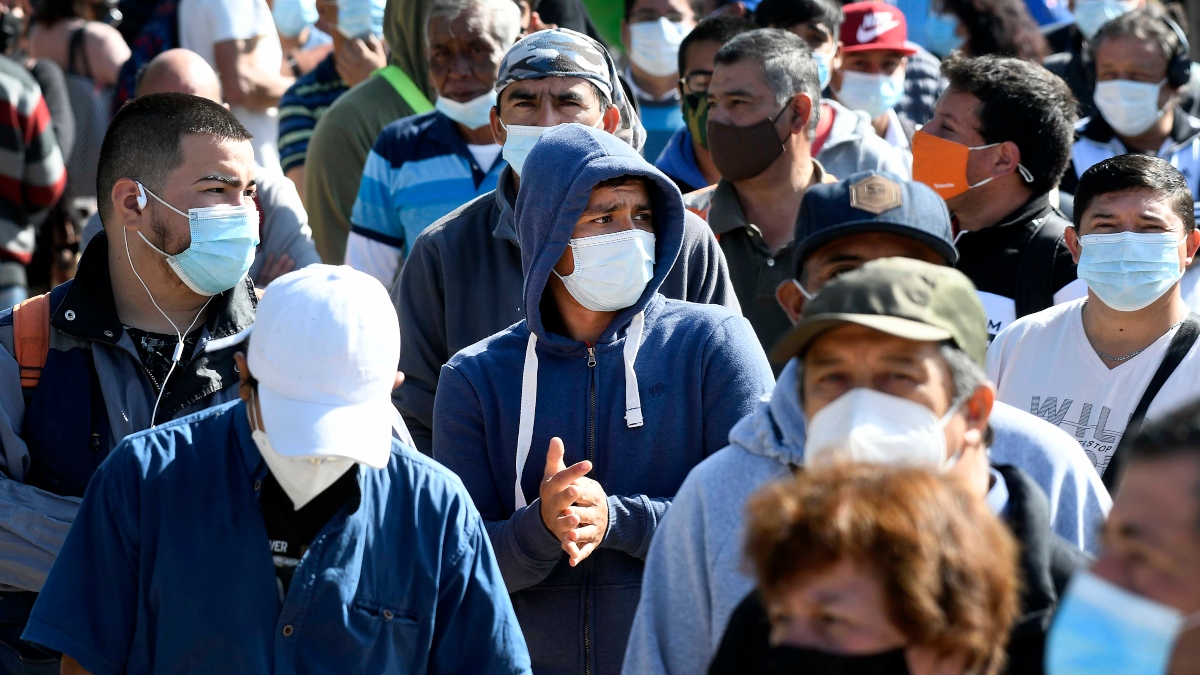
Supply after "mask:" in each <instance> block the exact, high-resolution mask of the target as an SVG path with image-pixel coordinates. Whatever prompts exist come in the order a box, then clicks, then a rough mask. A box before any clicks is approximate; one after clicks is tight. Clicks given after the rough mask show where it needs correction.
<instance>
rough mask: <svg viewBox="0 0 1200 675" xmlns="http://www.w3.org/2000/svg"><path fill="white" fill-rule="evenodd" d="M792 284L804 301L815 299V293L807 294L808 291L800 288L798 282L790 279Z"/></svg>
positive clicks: (802, 287)
mask: <svg viewBox="0 0 1200 675" xmlns="http://www.w3.org/2000/svg"><path fill="white" fill-rule="evenodd" d="M792 283H793V284H795V285H796V288H797V289H798V290H799V291H800V295H803V296H804V299H805V300H812V299H813V298H815V297H816V294H815V293H809V292H808V289H807V288H805V287H804V286H802V285H801V284H800V282H799V281H797V280H795V279H792Z"/></svg>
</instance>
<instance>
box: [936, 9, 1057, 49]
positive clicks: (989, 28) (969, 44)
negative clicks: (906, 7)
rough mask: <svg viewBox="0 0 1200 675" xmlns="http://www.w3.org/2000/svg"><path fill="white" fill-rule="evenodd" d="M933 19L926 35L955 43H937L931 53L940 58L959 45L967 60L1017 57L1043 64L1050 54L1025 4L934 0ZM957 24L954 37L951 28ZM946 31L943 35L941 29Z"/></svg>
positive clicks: (944, 41)
mask: <svg viewBox="0 0 1200 675" xmlns="http://www.w3.org/2000/svg"><path fill="white" fill-rule="evenodd" d="M930 11H931V15H930V17H929V18H928V19H927V20H926V26H925V32H926V35H930V34H931V33H939V32H941V33H948V34H950V35H953V36H954V38H955V39H952V40H951V41H949V42H948V41H947V40H946V39H939V40H935V42H937V44H931V46H930V49H931V50H932V51H934V53H937V52H938V51H939V48H940V49H941V50H942V51H943V52H945V53H941V54H938V56H943V57H945V56H948V55H949V53H948V52H949V49H947V47H952V46H953V45H954V43H955V42H959V43H960V46H959V49H961V50H962V51H963V53H965V54H966V55H967V56H985V55H989V54H992V55H996V56H1013V57H1016V58H1018V59H1023V60H1025V61H1032V62H1033V63H1041V62H1042V59H1044V58H1046V56H1047V55H1048V54H1049V53H1050V48H1049V46H1048V45H1047V44H1046V38H1045V37H1043V35H1042V31H1041V29H1040V28H1038V25H1037V22H1035V21H1034V20H1033V17H1031V16H1030V15H1029V9H1028V8H1027V7H1026V6H1025V2H1024V0H934V2H933V3H931V5H930ZM955 20H956V21H957V23H958V27H957V28H956V29H954V31H953V32H952V33H951V32H950V30H949V28H948V27H949V25H950V23H951V22H952V21H955ZM942 27H945V28H946V29H945V30H941V31H939V28H942Z"/></svg>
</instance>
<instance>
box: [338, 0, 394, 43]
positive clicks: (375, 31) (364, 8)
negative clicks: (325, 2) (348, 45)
mask: <svg viewBox="0 0 1200 675" xmlns="http://www.w3.org/2000/svg"><path fill="white" fill-rule="evenodd" d="M385 4H386V3H385V0H338V25H337V27H338V32H339V33H341V34H342V35H343V36H344V37H348V38H365V37H367V35H374V36H375V37H377V38H381V37H383V7H384V5H385Z"/></svg>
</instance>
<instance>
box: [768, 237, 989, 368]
mask: <svg viewBox="0 0 1200 675" xmlns="http://www.w3.org/2000/svg"><path fill="white" fill-rule="evenodd" d="M847 323H853V324H858V325H860V326H866V327H867V328H873V329H875V330H877V331H880V332H882V333H887V334H889V335H895V336H897V337H902V338H906V339H909V340H917V341H920V342H941V341H943V340H950V341H952V342H953V343H954V344H955V345H956V346H957V347H958V348H959V349H961V350H963V351H964V352H966V354H967V355H968V356H970V357H971V358H972V359H973V360H974V361H975V362H976V363H978V364H979V365H980V366H983V365H984V363H985V360H986V355H987V346H988V333H987V318H986V316H985V315H984V313H983V305H982V304H980V302H979V297H978V296H977V295H976V292H975V286H974V284H972V283H971V280H970V279H968V278H967V277H966V275H965V274H963V273H962V272H959V271H958V270H956V269H954V268H952V267H943V266H941V265H933V264H931V263H927V262H923V261H920V260H912V259H910V258H882V259H880V260H872V261H871V262H869V263H867V264H865V265H863V266H862V267H860V268H858V269H856V270H853V271H851V272H847V273H845V274H843V275H841V276H840V277H837V278H835V279H833V280H832V281H830V282H829V283H827V284H825V286H824V288H822V289H821V292H820V293H817V295H816V297H814V298H813V299H812V300H810V301H808V302H807V303H805V305H804V312H803V313H802V314H801V315H800V323H798V324H796V327H795V328H794V329H792V331H791V332H790V333H788V334H787V335H785V336H784V337H783V338H782V339H781V340H780V341H779V343H778V344H777V345H775V349H774V350H772V352H771V359H772V360H773V361H775V362H776V363H785V362H786V361H788V359H791V358H792V357H793V356H797V355H801V354H803V353H804V352H805V350H807V349H808V347H809V345H811V344H812V342H813V340H815V339H817V338H818V337H820V336H821V335H822V334H824V333H825V332H826V331H828V330H831V329H833V328H836V327H838V326H840V325H843V324H847Z"/></svg>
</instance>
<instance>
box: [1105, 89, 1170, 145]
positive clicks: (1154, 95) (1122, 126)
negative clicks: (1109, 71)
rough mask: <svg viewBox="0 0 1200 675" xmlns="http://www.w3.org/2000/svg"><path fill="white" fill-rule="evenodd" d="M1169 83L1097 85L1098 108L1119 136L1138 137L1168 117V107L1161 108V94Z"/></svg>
mask: <svg viewBox="0 0 1200 675" xmlns="http://www.w3.org/2000/svg"><path fill="white" fill-rule="evenodd" d="M1166 83H1167V81H1166V80H1163V81H1162V82H1159V83H1157V84H1155V83H1152V82H1134V81H1132V80H1105V81H1103V82H1097V83H1096V94H1095V100H1096V107H1097V108H1098V109H1099V110H1100V114H1101V115H1103V116H1104V121H1105V122H1108V126H1110V127H1112V128H1113V130H1114V131H1116V132H1117V133H1118V134H1121V135H1122V136H1137V135H1138V134H1140V133H1142V132H1144V131H1146V130H1147V129H1149V128H1150V127H1151V126H1152V125H1153V124H1154V123H1155V122H1157V121H1158V120H1159V118H1161V117H1162V116H1163V115H1164V114H1166V106H1162V107H1159V105H1158V94H1159V92H1160V91H1162V88H1163V85H1164V84H1166Z"/></svg>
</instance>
